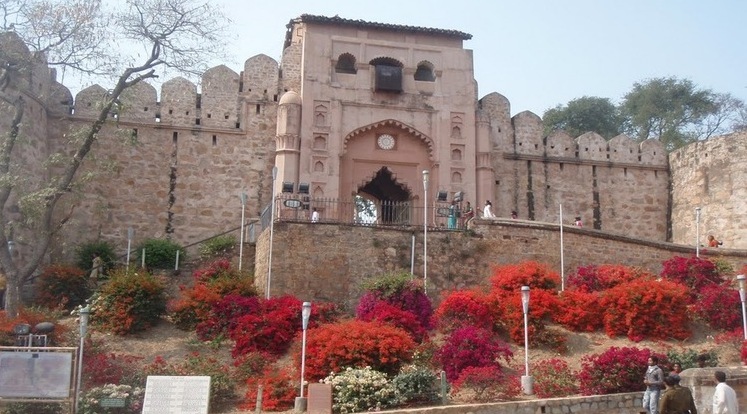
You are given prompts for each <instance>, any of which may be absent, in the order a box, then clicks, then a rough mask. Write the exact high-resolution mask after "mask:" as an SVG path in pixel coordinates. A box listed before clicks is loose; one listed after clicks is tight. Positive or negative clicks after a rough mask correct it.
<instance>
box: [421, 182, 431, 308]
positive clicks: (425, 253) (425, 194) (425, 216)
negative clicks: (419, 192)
mask: <svg viewBox="0 0 747 414" xmlns="http://www.w3.org/2000/svg"><path fill="white" fill-rule="evenodd" d="M428 174H430V172H429V171H428V170H423V291H424V292H425V295H426V296H428Z"/></svg>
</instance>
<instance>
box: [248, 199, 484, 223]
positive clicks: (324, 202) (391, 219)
mask: <svg viewBox="0 0 747 414" xmlns="http://www.w3.org/2000/svg"><path fill="white" fill-rule="evenodd" d="M273 202H274V207H275V209H274V213H275V214H274V217H275V221H276V222H282V221H287V222H309V223H314V222H318V223H337V224H348V225H357V226H371V227H398V228H410V227H412V228H420V229H422V228H423V223H424V220H423V219H424V217H423V211H424V206H423V205H422V204H421V205H416V202H413V201H411V200H408V201H371V200H367V199H363V198H361V197H357V198H355V199H351V200H349V201H342V200H339V199H334V198H314V197H311V196H309V195H308V194H280V195H278V196H276V197H275V199H274V200H273ZM315 212H316V214H315ZM270 214H271V208H270V206H269V205H268V206H267V207H265V208H264V209H263V210H262V214H261V216H260V223H261V224H262V229H265V228H267V227H269V225H270ZM470 217H471V216H469V215H468V214H466V213H465V212H464V210H463V206H462V205H461V204H459V203H457V204H451V203H448V202H430V203H429V205H428V229H435V230H463V229H465V228H466V222H467V220H468V219H469V218H470Z"/></svg>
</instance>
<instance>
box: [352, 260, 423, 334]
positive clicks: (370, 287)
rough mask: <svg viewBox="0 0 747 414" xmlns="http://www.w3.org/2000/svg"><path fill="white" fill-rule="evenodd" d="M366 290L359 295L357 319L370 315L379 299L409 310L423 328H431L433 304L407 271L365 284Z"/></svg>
mask: <svg viewBox="0 0 747 414" xmlns="http://www.w3.org/2000/svg"><path fill="white" fill-rule="evenodd" d="M364 288H365V289H366V290H367V292H366V293H365V294H364V295H363V296H362V297H361V299H360V301H359V302H358V308H357V309H356V315H357V316H358V318H359V319H363V318H367V317H370V316H368V315H370V314H371V312H373V308H374V307H375V306H376V305H377V303H378V302H379V301H384V302H387V303H389V304H390V305H393V306H395V307H397V308H399V309H402V310H404V311H407V312H410V313H412V314H413V315H415V317H416V318H417V320H418V322H419V323H420V326H422V327H423V329H425V330H430V329H431V328H432V323H431V317H432V316H433V304H432V303H431V300H430V299H428V296H426V295H425V291H424V290H423V286H422V285H421V284H420V283H419V281H415V280H412V276H411V275H410V274H408V273H401V274H388V275H384V276H382V277H380V278H378V279H375V280H374V281H372V282H370V283H368V284H366V285H365V286H364Z"/></svg>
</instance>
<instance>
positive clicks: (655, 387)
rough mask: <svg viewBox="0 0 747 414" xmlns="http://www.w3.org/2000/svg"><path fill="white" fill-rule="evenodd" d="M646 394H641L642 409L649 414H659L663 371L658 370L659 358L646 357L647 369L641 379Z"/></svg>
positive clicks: (653, 356)
mask: <svg viewBox="0 0 747 414" xmlns="http://www.w3.org/2000/svg"><path fill="white" fill-rule="evenodd" d="M643 383H644V384H645V385H646V392H644V393H643V408H644V409H645V410H646V411H648V412H649V413H650V414H659V395H660V394H661V388H662V386H663V385H664V371H662V370H661V368H659V357H657V356H655V355H652V356H650V357H648V368H646V375H645V376H644V377H643Z"/></svg>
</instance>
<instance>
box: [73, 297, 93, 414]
mask: <svg viewBox="0 0 747 414" xmlns="http://www.w3.org/2000/svg"><path fill="white" fill-rule="evenodd" d="M90 315H91V307H90V305H86V306H85V307H84V308H81V310H80V347H79V348H78V381H77V384H76V388H75V412H78V406H79V404H80V384H81V379H82V378H83V344H84V343H85V340H86V334H87V333H88V317H89V316H90Z"/></svg>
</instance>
